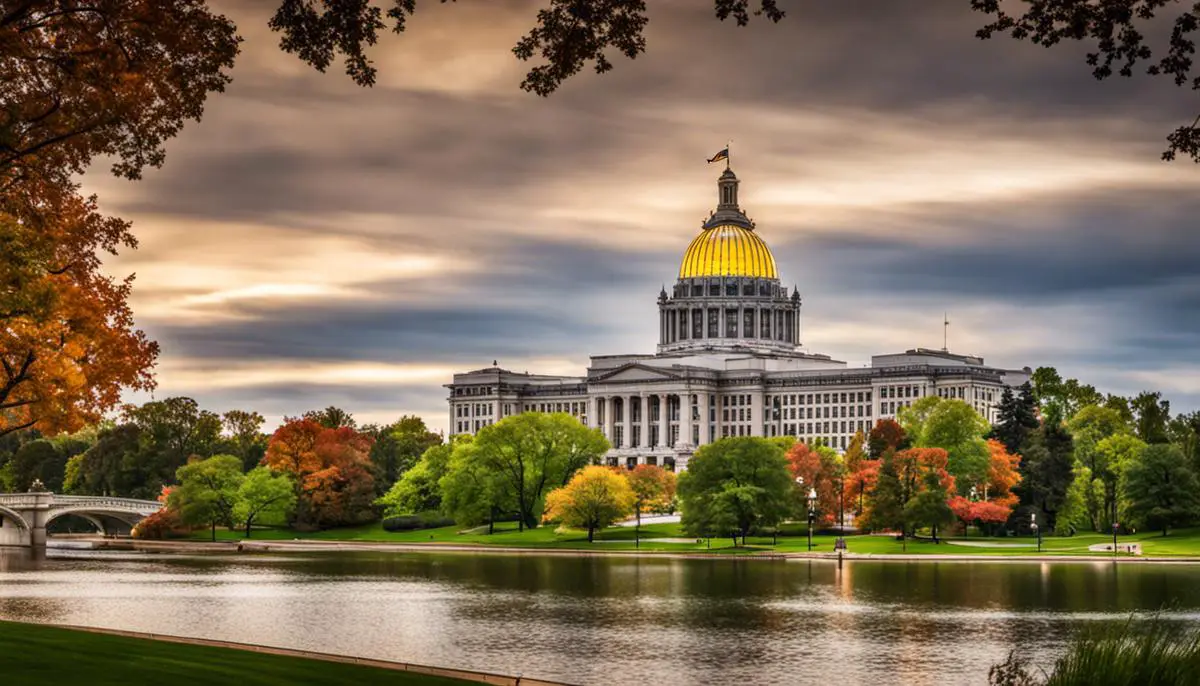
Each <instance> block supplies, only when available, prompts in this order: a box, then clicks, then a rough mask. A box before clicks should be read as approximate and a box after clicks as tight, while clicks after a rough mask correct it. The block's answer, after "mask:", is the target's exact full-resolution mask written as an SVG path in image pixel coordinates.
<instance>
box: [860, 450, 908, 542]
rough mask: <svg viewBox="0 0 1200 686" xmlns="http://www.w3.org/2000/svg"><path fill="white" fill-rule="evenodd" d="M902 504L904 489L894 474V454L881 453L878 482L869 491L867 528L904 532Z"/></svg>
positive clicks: (889, 452)
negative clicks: (869, 502) (869, 507)
mask: <svg viewBox="0 0 1200 686" xmlns="http://www.w3.org/2000/svg"><path fill="white" fill-rule="evenodd" d="M904 502H905V496H904V487H903V485H902V484H901V483H900V476H899V474H897V472H896V452H895V451H894V450H889V451H887V452H885V453H883V457H882V458H881V461H880V464H879V480H878V481H876V482H875V489H874V490H872V491H871V509H870V511H869V512H868V514H867V517H866V525H867V527H868V528H870V529H873V530H879V529H896V530H898V531H900V532H904V531H906V530H907V522H906V521H905V519H904Z"/></svg>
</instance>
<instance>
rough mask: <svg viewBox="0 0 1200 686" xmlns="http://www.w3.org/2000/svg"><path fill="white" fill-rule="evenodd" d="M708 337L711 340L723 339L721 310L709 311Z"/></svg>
mask: <svg viewBox="0 0 1200 686" xmlns="http://www.w3.org/2000/svg"><path fill="white" fill-rule="evenodd" d="M708 337H709V338H720V337H721V311H720V310H717V309H710V310H709V311H708Z"/></svg>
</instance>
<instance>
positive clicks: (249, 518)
mask: <svg viewBox="0 0 1200 686" xmlns="http://www.w3.org/2000/svg"><path fill="white" fill-rule="evenodd" d="M253 523H254V515H250V516H248V517H246V538H250V525H251V524H253Z"/></svg>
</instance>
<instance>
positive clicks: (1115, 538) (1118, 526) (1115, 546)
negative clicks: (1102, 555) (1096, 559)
mask: <svg viewBox="0 0 1200 686" xmlns="http://www.w3.org/2000/svg"><path fill="white" fill-rule="evenodd" d="M1120 528H1121V524H1120V522H1113V557H1116V556H1117V530H1118V529H1120Z"/></svg>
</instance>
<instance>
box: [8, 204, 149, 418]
mask: <svg viewBox="0 0 1200 686" xmlns="http://www.w3.org/2000/svg"><path fill="white" fill-rule="evenodd" d="M24 190H25V189H24V188H22V189H10V190H9V191H8V192H6V193H0V435H4V434H7V433H10V432H14V431H19V430H22V429H29V428H36V429H38V430H39V431H41V432H42V433H43V434H50V435H53V434H57V433H60V432H64V431H67V432H70V431H76V430H78V429H80V428H81V427H83V426H84V425H85V424H90V423H95V422H97V421H99V419H100V418H101V417H102V416H103V414H104V413H105V412H107V411H109V410H111V409H113V408H114V407H116V406H117V404H118V402H119V401H120V394H121V390H122V389H123V388H128V389H138V390H149V389H151V388H153V385H154V384H153V379H152V377H151V375H150V369H151V367H152V366H153V364H154V360H155V357H156V356H157V355H158V345H157V344H155V343H154V342H152V341H150V340H148V339H147V338H146V335H145V334H144V333H142V332H141V331H138V330H137V329H136V328H135V327H134V324H133V314H132V312H131V311H130V309H129V306H128V303H127V299H128V296H129V289H130V280H129V279H126V280H123V281H117V280H114V279H111V278H109V277H108V276H106V275H104V274H103V273H102V272H101V268H100V257H99V255H100V254H102V253H110V254H115V252H116V249H117V247H118V246H120V245H121V244H122V243H125V244H129V243H130V242H131V240H132V239H131V238H130V237H129V235H128V232H127V226H126V224H125V223H124V222H121V221H119V220H115V219H111V218H106V217H102V216H101V215H100V214H99V213H97V212H96V207H95V203H94V200H91V199H89V200H84V199H82V198H80V197H79V196H78V195H76V194H74V193H73V192H67V193H64V192H61V191H60V190H59V189H55V188H54V187H46V188H45V189H44V192H42V193H39V194H31V193H26V192H24Z"/></svg>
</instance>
